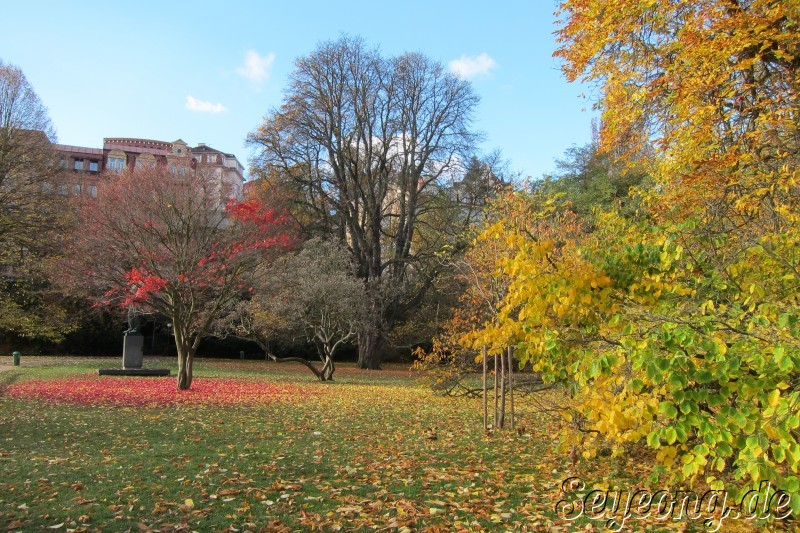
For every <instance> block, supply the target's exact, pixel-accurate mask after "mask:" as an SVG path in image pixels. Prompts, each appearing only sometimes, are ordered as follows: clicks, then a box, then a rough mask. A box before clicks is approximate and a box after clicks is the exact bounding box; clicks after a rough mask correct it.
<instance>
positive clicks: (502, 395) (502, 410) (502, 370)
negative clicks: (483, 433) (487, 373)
mask: <svg viewBox="0 0 800 533" xmlns="http://www.w3.org/2000/svg"><path fill="white" fill-rule="evenodd" d="M497 357H499V358H500V414H499V415H498V417H497V427H498V428H500V429H503V428H504V427H505V425H506V351H505V350H503V351H502V352H500V355H498V356H497Z"/></svg>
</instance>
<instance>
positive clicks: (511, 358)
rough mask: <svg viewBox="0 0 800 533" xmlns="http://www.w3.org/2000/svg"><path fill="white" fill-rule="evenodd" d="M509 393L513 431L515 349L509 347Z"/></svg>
mask: <svg viewBox="0 0 800 533" xmlns="http://www.w3.org/2000/svg"><path fill="white" fill-rule="evenodd" d="M508 392H509V400H510V401H511V405H510V407H511V429H514V422H515V420H514V347H513V346H509V347H508Z"/></svg>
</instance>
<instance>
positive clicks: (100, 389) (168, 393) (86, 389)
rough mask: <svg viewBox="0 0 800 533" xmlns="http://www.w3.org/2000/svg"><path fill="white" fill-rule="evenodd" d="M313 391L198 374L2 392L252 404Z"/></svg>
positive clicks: (33, 385)
mask: <svg viewBox="0 0 800 533" xmlns="http://www.w3.org/2000/svg"><path fill="white" fill-rule="evenodd" d="M310 394H313V392H312V391H310V390H307V389H306V388H304V387H300V386H297V385H276V384H273V383H266V382H258V381H245V380H241V379H223V378H205V379H204V378H200V379H195V380H194V381H193V382H192V388H191V389H190V390H186V391H180V390H177V389H176V388H175V380H174V379H173V378H151V377H147V378H133V377H111V376H92V375H88V376H80V377H73V378H64V379H52V380H41V379H33V380H30V381H25V382H22V383H15V384H13V385H10V386H9V387H8V389H7V390H6V395H7V396H9V397H12V398H20V399H39V400H51V401H55V402H62V403H70V404H78V405H189V404H191V405H195V404H211V405H229V404H236V405H242V404H245V405H256V404H262V403H268V402H274V401H282V400H285V399H296V398H298V397H306V396H308V395H310Z"/></svg>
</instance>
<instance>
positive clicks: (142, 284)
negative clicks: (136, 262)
mask: <svg viewBox="0 0 800 533" xmlns="http://www.w3.org/2000/svg"><path fill="white" fill-rule="evenodd" d="M125 277H126V278H127V279H128V283H129V284H130V285H131V287H135V288H136V291H135V292H133V293H131V294H129V295H128V297H127V298H126V299H125V300H124V301H123V302H122V307H127V306H128V305H130V304H132V303H134V302H141V301H144V300H146V299H147V295H148V294H150V293H151V292H158V291H160V290H162V289H164V288H165V287H166V286H167V282H166V281H165V280H164V279H163V278H161V277H159V276H154V275H152V274H148V273H147V272H146V271H145V270H139V269H137V268H132V269H131V270H130V271H128V272H126V273H125Z"/></svg>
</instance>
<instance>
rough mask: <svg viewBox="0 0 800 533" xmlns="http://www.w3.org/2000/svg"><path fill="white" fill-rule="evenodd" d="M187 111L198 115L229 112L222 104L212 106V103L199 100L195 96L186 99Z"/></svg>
mask: <svg viewBox="0 0 800 533" xmlns="http://www.w3.org/2000/svg"><path fill="white" fill-rule="evenodd" d="M186 109H188V110H189V111H196V112H198V113H222V112H223V111H227V109H226V108H225V106H224V105H222V104H212V103H211V102H204V101H202V100H198V99H197V98H195V97H194V96H187V97H186Z"/></svg>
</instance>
